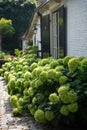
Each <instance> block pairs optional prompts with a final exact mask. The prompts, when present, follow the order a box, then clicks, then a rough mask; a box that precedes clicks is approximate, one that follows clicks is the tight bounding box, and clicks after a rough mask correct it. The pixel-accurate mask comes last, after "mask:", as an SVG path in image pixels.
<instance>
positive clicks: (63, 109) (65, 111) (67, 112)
mask: <svg viewBox="0 0 87 130" xmlns="http://www.w3.org/2000/svg"><path fill="white" fill-rule="evenodd" d="M60 113H61V114H62V115H64V116H68V115H69V111H68V109H67V105H63V106H62V107H61V108H60Z"/></svg>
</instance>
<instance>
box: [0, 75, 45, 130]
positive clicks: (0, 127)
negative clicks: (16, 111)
mask: <svg viewBox="0 0 87 130" xmlns="http://www.w3.org/2000/svg"><path fill="white" fill-rule="evenodd" d="M0 130H44V128H43V127H42V125H40V124H37V123H36V122H35V120H34V119H33V117H31V116H30V115H29V114H25V115H23V116H22V117H14V116H13V115H12V107H11V105H10V102H9V95H8V93H7V90H6V82H5V80H4V79H3V78H2V77H0Z"/></svg>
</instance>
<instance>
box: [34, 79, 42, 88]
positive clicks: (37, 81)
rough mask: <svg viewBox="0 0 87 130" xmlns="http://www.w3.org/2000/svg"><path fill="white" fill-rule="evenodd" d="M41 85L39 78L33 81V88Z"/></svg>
mask: <svg viewBox="0 0 87 130" xmlns="http://www.w3.org/2000/svg"><path fill="white" fill-rule="evenodd" d="M42 85H43V82H42V81H41V80H40V79H37V80H36V81H35V86H34V87H35V88H38V87H39V86H42Z"/></svg>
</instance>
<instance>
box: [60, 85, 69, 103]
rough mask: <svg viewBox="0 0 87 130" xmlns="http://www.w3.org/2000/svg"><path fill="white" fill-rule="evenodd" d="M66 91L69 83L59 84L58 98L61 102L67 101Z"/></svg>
mask: <svg viewBox="0 0 87 130" xmlns="http://www.w3.org/2000/svg"><path fill="white" fill-rule="evenodd" d="M68 91H69V84H66V85H65V86H61V87H60V88H59V89H58V93H59V98H60V100H61V101H62V102H63V103H69V98H68Z"/></svg>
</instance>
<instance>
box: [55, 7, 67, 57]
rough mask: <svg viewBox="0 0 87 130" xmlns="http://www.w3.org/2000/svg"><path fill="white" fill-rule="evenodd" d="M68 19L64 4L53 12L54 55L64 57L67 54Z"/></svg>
mask: <svg viewBox="0 0 87 130" xmlns="http://www.w3.org/2000/svg"><path fill="white" fill-rule="evenodd" d="M65 25H66V19H65V8H64V7H63V6H62V7H61V8H60V9H59V10H57V11H56V12H54V13H53V56H54V57H55V58H62V57H64V56H65V55H66V26H65Z"/></svg>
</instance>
